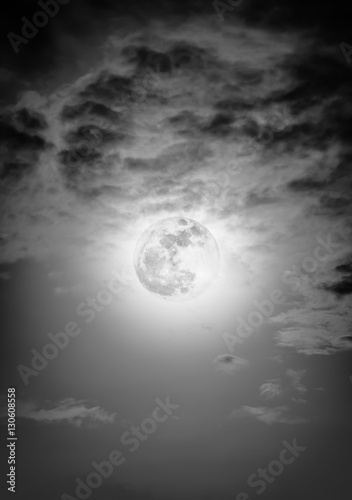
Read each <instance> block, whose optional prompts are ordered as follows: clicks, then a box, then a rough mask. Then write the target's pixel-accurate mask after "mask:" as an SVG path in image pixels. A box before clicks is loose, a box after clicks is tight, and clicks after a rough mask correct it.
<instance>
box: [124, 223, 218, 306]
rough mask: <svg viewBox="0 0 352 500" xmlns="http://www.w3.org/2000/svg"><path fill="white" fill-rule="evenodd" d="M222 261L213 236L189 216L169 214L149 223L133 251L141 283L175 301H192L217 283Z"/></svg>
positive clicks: (160, 295)
mask: <svg viewBox="0 0 352 500" xmlns="http://www.w3.org/2000/svg"><path fill="white" fill-rule="evenodd" d="M219 262H220V252H219V247H218V245H217V242H216V240H215V238H214V236H213V235H212V234H211V232H210V231H209V230H208V229H207V228H206V227H205V226H203V225H202V224H200V223H199V222H196V221H195V220H192V219H188V218H186V217H169V218H167V219H162V220H159V221H158V222H155V223H154V224H152V225H151V226H149V227H148V228H147V229H146V230H145V231H144V232H143V234H142V235H141V237H140V238H139V240H138V242H137V244H136V248H135V253H134V266H135V269H136V273H137V275H138V278H139V280H140V282H141V284H142V285H143V286H144V287H145V288H146V289H147V290H149V291H150V292H151V293H153V294H155V295H157V296H159V297H161V298H163V299H166V300H172V301H182V300H190V299H192V298H194V297H197V296H198V295H200V294H201V293H203V292H204V291H205V290H206V289H207V288H209V287H210V285H211V284H212V283H213V282H214V280H215V278H216V275H217V272H218V268H219Z"/></svg>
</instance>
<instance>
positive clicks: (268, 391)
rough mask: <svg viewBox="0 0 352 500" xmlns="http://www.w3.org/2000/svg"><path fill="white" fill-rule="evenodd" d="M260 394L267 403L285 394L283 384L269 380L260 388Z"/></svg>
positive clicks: (275, 380)
mask: <svg viewBox="0 0 352 500" xmlns="http://www.w3.org/2000/svg"><path fill="white" fill-rule="evenodd" d="M259 392H260V396H261V397H262V398H263V399H265V400H266V401H269V400H271V399H276V398H278V397H280V396H281V395H282V393H283V390H282V385H281V382H280V381H279V380H277V379H272V380H268V381H267V382H265V383H264V384H262V385H261V386H260V387H259Z"/></svg>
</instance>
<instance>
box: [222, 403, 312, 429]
mask: <svg viewBox="0 0 352 500" xmlns="http://www.w3.org/2000/svg"><path fill="white" fill-rule="evenodd" d="M248 417H250V418H253V419H255V420H259V421H260V422H263V423H265V424H268V425H271V424H275V423H278V424H291V425H292V424H299V423H303V422H305V419H304V418H302V417H298V416H295V415H290V412H289V409H288V407H287V406H278V407H276V408H268V407H266V406H259V407H252V406H241V408H239V409H237V410H233V411H232V412H231V415H230V418H231V419H238V418H248Z"/></svg>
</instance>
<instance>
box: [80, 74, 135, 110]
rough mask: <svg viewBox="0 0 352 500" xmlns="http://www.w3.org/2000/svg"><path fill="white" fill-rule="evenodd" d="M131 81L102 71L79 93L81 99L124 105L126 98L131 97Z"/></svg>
mask: <svg viewBox="0 0 352 500" xmlns="http://www.w3.org/2000/svg"><path fill="white" fill-rule="evenodd" d="M132 88H133V81H132V79H131V78H127V77H123V76H119V75H114V74H112V73H110V72H109V71H102V72H101V73H100V74H99V75H98V76H97V77H96V79H95V81H94V82H93V83H90V84H89V85H87V87H86V88H85V89H84V90H82V91H81V92H80V95H81V97H84V98H88V99H93V100H94V99H99V100H101V101H103V103H107V104H111V103H112V102H114V103H116V104H117V105H118V104H119V103H124V102H125V100H126V96H130V97H131V95H132Z"/></svg>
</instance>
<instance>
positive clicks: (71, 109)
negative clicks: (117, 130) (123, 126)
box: [61, 101, 121, 123]
mask: <svg viewBox="0 0 352 500" xmlns="http://www.w3.org/2000/svg"><path fill="white" fill-rule="evenodd" d="M90 117H97V118H106V119H108V120H110V121H112V122H113V123H116V122H117V121H118V120H119V118H120V117H121V115H120V113H117V112H116V111H114V110H113V109H111V108H110V107H108V106H105V105H104V104H101V103H99V102H95V101H85V102H82V103H79V104H73V105H66V106H64V108H63V110H62V111H61V118H62V120H77V119H78V118H90Z"/></svg>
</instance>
